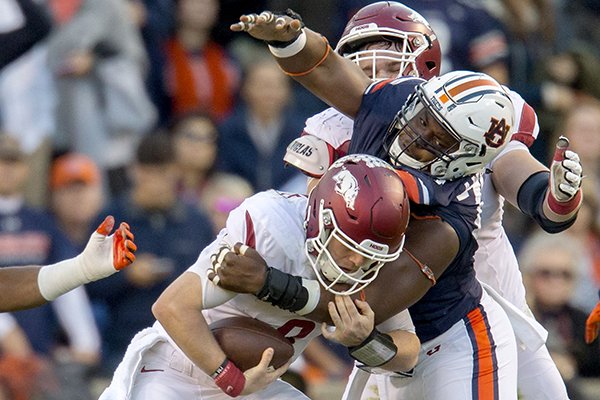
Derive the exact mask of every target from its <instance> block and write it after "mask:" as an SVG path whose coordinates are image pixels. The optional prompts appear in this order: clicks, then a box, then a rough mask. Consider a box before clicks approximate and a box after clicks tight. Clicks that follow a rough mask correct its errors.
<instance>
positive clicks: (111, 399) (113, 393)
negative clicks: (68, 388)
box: [98, 327, 167, 400]
mask: <svg viewBox="0 0 600 400" xmlns="http://www.w3.org/2000/svg"><path fill="white" fill-rule="evenodd" d="M166 341H167V338H166V337H165V336H164V335H163V334H162V333H161V332H160V331H159V330H158V329H156V328H154V327H150V328H146V329H144V330H143V331H140V332H138V333H137V334H136V335H135V336H134V338H133V339H132V340H131V343H130V344H129V347H127V351H126V352H125V356H123V361H121V363H120V364H119V366H118V367H117V369H116V370H115V373H114V375H113V378H112V381H111V383H110V386H109V387H107V388H106V389H105V390H104V392H102V394H101V395H100V398H99V399H98V400H128V399H129V398H130V397H129V396H130V393H131V387H132V386H133V376H134V375H135V373H136V372H137V371H138V368H139V366H140V363H141V361H142V356H143V355H144V352H145V351H146V350H148V349H150V348H151V347H152V346H154V345H155V344H157V343H159V342H166Z"/></svg>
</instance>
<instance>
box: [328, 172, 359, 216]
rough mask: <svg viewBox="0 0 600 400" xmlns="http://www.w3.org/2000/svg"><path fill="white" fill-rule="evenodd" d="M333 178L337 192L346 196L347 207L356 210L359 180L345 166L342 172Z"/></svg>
mask: <svg viewBox="0 0 600 400" xmlns="http://www.w3.org/2000/svg"><path fill="white" fill-rule="evenodd" d="M333 180H334V181H335V189H334V190H335V192H336V193H337V194H339V195H340V196H342V197H343V198H344V201H345V202H346V208H349V209H351V210H354V202H355V201H356V197H357V196H358V191H359V187H358V181H357V180H356V178H355V177H354V175H352V174H351V173H350V171H348V170H347V169H346V168H343V169H342V170H341V171H340V172H338V173H337V174H335V175H334V176H333Z"/></svg>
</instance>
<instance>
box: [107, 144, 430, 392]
mask: <svg viewBox="0 0 600 400" xmlns="http://www.w3.org/2000/svg"><path fill="white" fill-rule="evenodd" d="M383 193H385V196H383ZM409 212H410V211H409V202H408V197H407V194H406V193H405V191H404V185H403V183H402V181H401V179H400V178H399V176H398V175H397V174H396V171H395V170H394V169H393V168H392V167H391V166H390V165H389V164H387V163H386V162H384V161H383V160H380V159H378V158H376V157H372V156H362V155H356V156H348V157H345V158H343V159H340V160H338V161H336V162H335V163H334V164H333V165H332V166H331V168H330V169H329V171H328V172H327V173H326V174H325V175H324V176H323V177H322V179H321V181H320V182H319V184H318V185H317V186H316V188H315V189H314V190H313V192H312V193H311V195H310V197H309V198H308V199H307V197H306V196H304V195H298V194H289V193H282V192H277V191H274V190H269V191H266V192H261V193H258V194H256V195H254V196H252V197H250V198H249V199H247V200H245V201H244V202H243V203H242V205H240V206H239V207H238V208H236V209H235V210H234V211H232V212H231V214H230V216H229V218H228V220H227V225H226V228H225V229H223V230H222V231H221V232H220V233H219V235H218V237H217V239H216V240H215V241H214V242H213V243H212V244H211V245H209V246H208V247H206V248H205V249H204V250H203V251H202V253H201V254H200V256H199V258H198V260H197V261H196V263H195V264H194V265H192V266H191V267H190V268H189V269H188V271H187V272H185V273H184V274H182V275H181V276H180V277H179V278H178V279H177V280H176V281H175V282H173V283H172V284H171V285H170V286H169V287H168V288H167V289H166V290H165V291H164V292H163V294H162V295H161V296H160V298H159V299H158V300H157V301H156V303H155V304H154V306H153V312H154V315H155V316H156V317H157V322H156V323H155V325H154V326H153V327H151V328H147V329H146V330H144V331H142V332H140V333H139V334H138V335H137V336H136V337H135V338H134V339H133V341H132V343H131V344H130V346H129V348H128V350H127V353H126V354H125V357H124V360H123V362H122V363H121V364H120V365H119V367H118V368H117V370H116V372H115V374H114V377H113V380H112V383H111V385H110V386H109V388H107V389H106V390H105V392H104V393H103V394H102V396H101V397H100V398H101V399H103V400H108V399H114V400H117V399H118V400H122V399H134V400H135V399H144V400H145V399H152V398H157V399H158V398H160V399H162V400H169V399H172V400H180V399H226V398H229V396H231V397H236V396H242V397H243V398H245V399H257V400H258V399H261V400H264V399H307V398H308V397H306V396H305V395H304V394H303V393H301V392H300V391H298V390H296V389H295V388H293V387H292V386H291V385H289V384H288V383H286V382H283V381H281V380H278V379H277V378H278V377H279V376H280V375H281V374H282V373H283V372H285V370H286V369H287V365H289V364H287V365H284V366H282V367H280V368H279V369H277V370H270V369H268V366H269V362H270V360H271V357H272V352H271V351H270V350H265V352H264V353H263V358H262V360H261V362H260V363H259V364H258V365H257V366H256V367H254V368H251V369H249V370H247V371H241V370H240V369H239V368H238V367H237V366H236V365H235V364H234V363H233V362H231V361H230V360H228V359H227V358H226V356H225V353H224V352H223V350H222V349H221V348H220V346H219V345H218V343H217V342H216V340H215V338H214V337H213V336H212V334H211V332H210V330H209V328H208V325H209V324H210V323H212V322H213V321H216V320H219V319H222V318H227V317H231V316H249V317H252V318H256V319H258V320H261V321H264V322H266V323H268V324H270V325H271V326H273V327H274V328H276V329H278V330H279V331H280V332H281V333H283V334H284V335H285V336H286V337H288V338H289V339H290V341H291V342H292V343H293V346H294V350H295V352H294V356H293V357H292V359H294V358H296V357H297V356H298V355H299V354H300V353H301V352H302V351H303V350H304V348H305V347H306V345H307V344H308V343H309V341H310V340H311V339H312V338H314V337H316V336H318V335H320V334H321V333H323V334H324V335H325V336H326V337H328V338H330V339H334V340H338V341H340V342H341V343H343V344H344V345H346V346H356V348H355V350H356V352H357V354H358V355H357V357H360V353H361V351H362V352H367V353H368V352H369V349H363V348H362V347H361V346H360V344H361V343H362V342H363V341H364V339H365V338H367V337H369V335H370V334H371V335H375V336H377V337H378V338H379V339H380V340H379V342H377V343H378V344H379V346H384V347H385V349H386V351H385V354H386V358H385V360H384V361H385V362H387V364H385V365H384V366H383V367H385V368H390V369H392V370H398V371H406V370H410V369H411V368H413V366H414V365H415V363H416V359H417V354H418V349H419V341H418V339H417V337H416V335H415V334H414V326H413V325H412V321H411V319H410V316H409V314H408V312H407V311H404V312H402V313H400V314H398V315H396V316H394V317H392V318H391V319H389V320H387V321H386V322H384V323H383V324H380V325H378V329H379V330H380V331H382V332H388V333H389V334H384V333H379V332H378V331H376V330H374V317H373V313H372V311H371V310H370V308H369V306H368V304H367V303H366V302H357V303H356V307H354V306H352V301H351V300H350V297H348V296H338V297H337V298H336V305H337V308H335V307H332V308H331V313H332V319H333V320H334V322H335V324H336V329H335V331H333V332H332V331H329V330H327V328H326V327H324V326H321V327H320V326H319V325H318V324H316V323H315V322H314V321H312V320H309V319H306V318H302V317H299V316H298V315H297V314H294V313H291V312H289V311H284V310H282V309H279V308H276V307H273V306H271V305H269V304H267V303H264V302H262V301H260V300H259V299H257V298H256V297H254V296H252V295H244V294H241V295H238V294H236V293H233V292H228V291H225V290H223V289H221V288H220V287H218V286H216V285H214V284H213V283H212V282H210V281H209V280H208V279H207V274H208V273H209V272H211V271H213V269H214V268H217V269H218V268H219V262H220V260H219V258H218V257H217V258H216V259H211V257H210V256H211V255H212V254H213V253H215V252H218V250H219V248H225V249H231V248H233V246H234V244H235V243H237V242H239V243H244V245H243V246H241V247H236V248H235V251H236V252H238V253H239V254H245V253H246V252H247V251H249V250H250V249H254V250H256V251H258V252H259V253H260V254H261V255H262V256H263V257H264V258H265V260H267V261H268V262H269V265H276V266H277V268H278V269H272V271H271V273H272V274H277V273H281V272H279V271H282V272H290V273H294V274H297V275H299V276H302V277H305V278H309V279H316V277H317V276H321V275H322V276H323V277H324V278H322V280H321V282H322V284H323V285H326V286H328V287H329V288H330V289H331V290H336V289H335V288H336V287H337V286H334V285H335V284H336V283H341V282H344V283H347V284H348V286H349V289H348V286H344V287H343V288H339V290H341V291H339V292H337V293H339V294H346V293H352V292H356V291H359V290H362V288H364V287H365V286H366V285H368V284H369V283H370V282H372V281H373V279H375V277H376V276H377V274H378V272H379V270H380V268H382V267H383V265H384V263H385V262H387V261H391V260H395V259H397V258H398V256H399V254H400V253H401V252H402V249H403V243H404V232H405V230H406V227H407V224H408V218H409ZM398 221H401V222H400V223H398ZM254 250H253V251H254ZM223 254H225V253H223ZM315 282H316V281H315ZM315 284H316V285H317V286H318V285H319V283H315ZM369 311H371V312H369ZM352 324H357V325H356V326H353V325H352ZM373 332H377V333H376V334H375V333H373ZM290 362H291V361H290Z"/></svg>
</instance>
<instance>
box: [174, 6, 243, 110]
mask: <svg viewBox="0 0 600 400" xmlns="http://www.w3.org/2000/svg"><path fill="white" fill-rule="evenodd" d="M218 13H219V2H218V1H217V0H180V1H179V2H178V3H177V30H176V32H175V35H174V36H173V37H172V38H171V39H170V40H169V41H168V42H167V44H166V49H167V50H166V52H167V53H166V56H167V65H166V70H165V72H164V78H165V79H166V88H167V94H168V96H169V97H170V98H171V117H176V116H178V115H181V114H183V113H186V112H189V111H192V110H199V109H200V110H204V111H205V112H207V113H209V114H210V115H211V116H213V117H214V118H215V119H217V120H223V119H224V118H225V117H226V116H227V115H228V114H229V113H230V112H231V111H232V109H233V105H234V103H235V95H236V93H237V90H238V85H239V71H238V69H237V67H236V65H235V63H234V62H233V60H232V59H231V58H230V57H229V56H228V54H227V52H226V51H225V49H224V48H223V47H222V46H220V45H219V44H217V43H215V42H214V41H213V40H212V38H211V30H212V29H213V27H214V26H215V24H216V23H217V17H218Z"/></svg>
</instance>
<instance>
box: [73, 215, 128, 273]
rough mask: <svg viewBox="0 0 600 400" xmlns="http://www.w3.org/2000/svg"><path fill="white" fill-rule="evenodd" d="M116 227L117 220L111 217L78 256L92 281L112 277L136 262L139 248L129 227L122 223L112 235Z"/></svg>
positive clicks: (97, 230) (107, 218)
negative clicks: (136, 253) (136, 252)
mask: <svg viewBox="0 0 600 400" xmlns="http://www.w3.org/2000/svg"><path fill="white" fill-rule="evenodd" d="M114 226H115V219H114V218H113V217H112V216H110V215H109V216H108V217H106V218H105V219H104V221H103V222H102V223H101V224H100V226H99V227H98V229H96V231H95V232H94V233H92V236H91V237H90V240H89V241H88V243H87V245H86V246H85V249H84V250H83V252H82V253H81V254H80V255H79V256H77V257H78V258H79V260H80V262H81V264H82V268H83V272H84V274H85V276H86V277H87V278H88V279H89V280H90V281H95V280H98V279H101V278H105V277H107V276H109V275H112V274H114V273H115V272H116V271H119V270H121V269H123V268H125V267H127V266H128V265H129V264H131V263H132V262H133V261H134V260H135V254H134V253H135V251H136V250H137V246H136V245H135V243H134V242H133V233H131V231H130V230H129V225H128V224H127V223H126V222H121V224H120V225H119V228H118V229H117V230H116V231H115V232H114V233H113V234H112V235H110V233H111V232H112V230H113V228H114ZM109 235H110V236H109Z"/></svg>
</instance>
